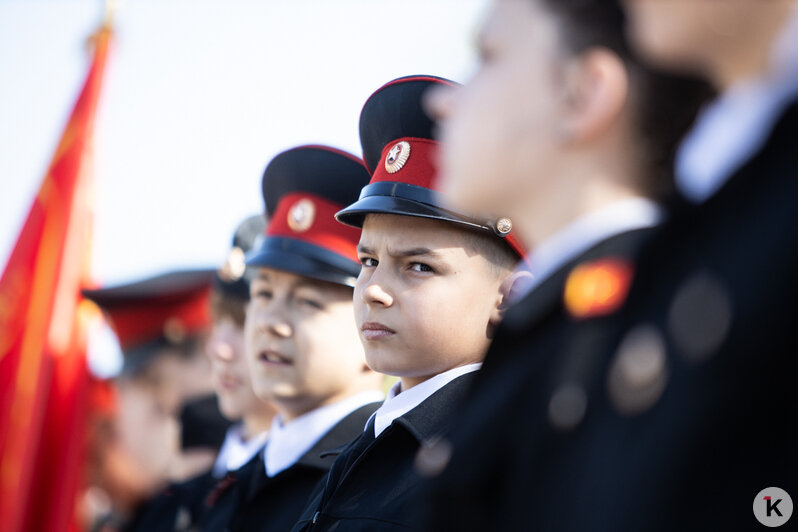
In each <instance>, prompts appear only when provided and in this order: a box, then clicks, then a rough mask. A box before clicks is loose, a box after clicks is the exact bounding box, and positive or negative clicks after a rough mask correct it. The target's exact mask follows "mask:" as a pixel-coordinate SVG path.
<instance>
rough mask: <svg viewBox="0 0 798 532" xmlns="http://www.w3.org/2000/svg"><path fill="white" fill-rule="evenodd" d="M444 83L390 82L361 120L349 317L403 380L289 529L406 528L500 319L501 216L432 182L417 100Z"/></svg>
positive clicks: (374, 353) (347, 217) (509, 254)
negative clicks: (449, 197)
mask: <svg viewBox="0 0 798 532" xmlns="http://www.w3.org/2000/svg"><path fill="white" fill-rule="evenodd" d="M448 84H450V82H448V81H446V80H442V79H440V78H434V77H429V76H411V77H407V78H400V79H398V80H395V81H392V82H390V83H388V84H386V85H385V86H383V87H382V88H381V89H379V90H378V91H377V92H375V93H374V94H373V95H372V96H371V97H370V98H369V100H368V101H367V103H366V104H365V106H364V108H363V111H362V113H361V117H360V138H361V145H362V147H363V153H364V159H365V161H366V164H367V166H368V168H369V171H370V172H371V173H372V178H371V182H370V183H369V185H368V186H367V187H365V188H364V189H363V191H362V192H361V194H360V199H359V200H358V201H356V202H355V203H353V204H352V205H350V206H348V207H347V208H345V209H343V210H342V211H341V212H339V213H338V214H337V215H336V218H337V219H338V220H339V221H341V222H343V223H346V224H350V225H354V226H356V227H362V234H361V238H360V243H359V244H358V255H359V257H360V263H361V265H362V269H361V272H360V275H359V277H358V279H357V283H356V285H355V300H354V302H355V315H356V320H357V327H358V331H359V333H360V338H361V340H362V342H363V346H364V348H365V351H366V359H367V361H368V363H369V366H371V367H372V368H373V369H374V370H376V371H380V372H383V373H386V374H389V375H394V376H397V377H399V379H400V380H399V382H397V383H396V384H395V385H394V386H393V388H391V390H390V392H389V394H388V398H387V399H386V401H385V402H384V403H383V404H382V406H381V407H380V408H379V409H378V410H377V412H376V413H375V414H374V415H373V416H371V418H370V419H369V422H368V424H367V425H366V427H365V431H364V432H362V433H361V435H360V436H359V437H358V438H357V439H356V440H355V441H353V442H352V443H350V444H349V445H348V446H347V447H346V448H344V449H343V450H342V451H341V453H340V455H339V456H338V458H337V460H336V461H335V463H334V464H333V467H332V468H331V470H330V473H329V475H328V476H327V478H325V479H324V480H323V481H322V482H321V483H320V484H319V485H318V486H317V488H316V490H315V492H314V495H313V496H312V497H311V500H310V502H309V504H308V506H307V507H306V508H305V510H304V511H303V515H302V518H301V519H300V521H299V522H298V523H297V525H296V526H295V527H294V530H314V531H315V530H349V531H352V530H405V529H407V528H408V527H413V526H414V525H416V524H417V521H416V512H417V511H418V507H419V500H418V488H419V486H420V484H421V480H422V478H423V476H424V475H428V474H430V473H431V471H434V470H435V468H436V464H435V460H434V457H430V456H428V454H427V452H426V450H427V447H428V446H429V445H430V444H431V443H433V442H434V441H435V440H436V439H437V438H438V437H439V436H440V435H441V434H443V433H445V432H446V431H447V429H448V428H449V420H450V414H451V411H452V409H453V408H454V407H455V405H457V404H458V403H459V402H460V401H461V400H462V398H463V397H464V395H465V394H466V392H467V390H468V388H469V385H470V383H471V380H472V378H473V376H474V372H475V371H477V370H478V369H479V367H480V365H481V361H482V358H483V356H484V354H485V351H486V350H487V347H488V344H489V342H490V338H491V336H492V333H493V330H494V328H495V327H496V326H497V324H498V323H499V320H500V318H501V314H502V311H503V303H505V300H506V296H507V294H506V288H507V287H508V286H511V285H512V282H511V278H513V277H515V276H517V275H520V274H514V273H513V269H514V267H515V265H516V263H517V262H518V261H519V259H520V254H519V251H518V248H517V247H513V244H514V242H515V241H514V238H513V236H512V235H511V234H510V232H511V222H510V220H508V219H501V218H495V219H487V218H485V219H477V218H472V217H469V216H466V215H463V214H461V213H458V212H455V211H452V210H450V209H448V208H447V207H445V205H444V204H443V202H442V200H441V198H440V196H439V195H438V194H437V192H436V191H435V189H434V186H433V185H432V182H433V180H434V178H435V174H436V171H435V168H436V166H435V161H434V155H435V151H436V149H437V142H436V141H434V140H432V132H433V127H434V123H433V121H432V119H430V117H429V116H428V115H427V114H426V113H425V112H424V110H423V107H422V95H423V94H424V93H425V92H426V91H427V90H428V89H429V88H430V87H433V86H441V85H448Z"/></svg>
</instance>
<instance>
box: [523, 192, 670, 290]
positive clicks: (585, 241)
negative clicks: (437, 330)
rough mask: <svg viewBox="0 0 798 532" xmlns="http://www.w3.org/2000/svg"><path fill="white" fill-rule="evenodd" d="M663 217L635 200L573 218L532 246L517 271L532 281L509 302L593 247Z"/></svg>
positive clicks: (645, 202) (657, 209)
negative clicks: (522, 271)
mask: <svg viewBox="0 0 798 532" xmlns="http://www.w3.org/2000/svg"><path fill="white" fill-rule="evenodd" d="M664 217H665V214H664V210H663V209H662V207H660V206H659V205H657V204H656V203H655V202H653V201H652V200H650V199H647V198H642V197H638V198H629V199H625V200H620V201H616V202H614V203H611V204H610V205H607V206H606V207H602V208H601V209H598V210H596V211H593V212H591V213H588V214H585V215H583V216H581V217H579V218H577V219H576V220H574V221H573V222H571V223H569V224H568V225H566V226H565V227H563V228H562V229H560V230H559V231H557V232H556V233H555V234H553V235H552V236H550V237H549V238H547V239H546V240H544V241H543V242H541V243H540V244H538V245H537V246H535V247H534V248H533V249H532V252H531V253H530V254H529V255H528V256H527V260H525V261H522V262H521V263H520V265H519V266H518V268H519V269H524V270H527V271H530V272H531V273H532V280H531V281H530V282H529V283H526V284H525V285H524V287H523V289H522V290H520V291H519V292H518V293H517V294H515V296H514V298H513V301H511V303H517V302H518V301H520V300H522V299H523V298H524V297H526V295H527V294H528V293H529V292H531V291H532V290H533V289H534V288H535V287H537V286H538V285H540V283H542V282H543V281H544V280H546V279H547V278H548V277H549V276H550V275H552V274H553V273H555V272H556V271H557V270H559V269H560V268H561V267H563V266H564V265H565V264H567V263H568V262H569V261H571V260H573V259H575V258H577V257H578V256H579V255H581V254H582V253H584V252H586V251H587V250H589V249H590V248H592V247H593V246H595V245H596V244H598V243H600V242H603V241H605V240H607V239H608V238H610V237H613V236H615V235H619V234H621V233H625V232H627V231H634V230H636V229H644V228H647V227H654V226H656V225H658V224H659V223H661V222H662V220H663V219H664Z"/></svg>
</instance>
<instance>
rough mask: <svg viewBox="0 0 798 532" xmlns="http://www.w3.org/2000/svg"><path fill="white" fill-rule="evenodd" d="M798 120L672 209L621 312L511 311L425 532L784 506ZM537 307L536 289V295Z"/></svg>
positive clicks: (620, 526)
mask: <svg viewBox="0 0 798 532" xmlns="http://www.w3.org/2000/svg"><path fill="white" fill-rule="evenodd" d="M797 142H798V106H796V105H793V106H792V107H791V108H790V109H789V110H788V111H787V112H786V113H785V114H784V116H782V118H781V121H780V122H779V124H778V125H777V127H776V128H775V129H774V131H773V132H772V134H771V136H770V138H769V139H768V140H767V142H766V144H765V145H764V147H763V149H762V150H761V152H760V153H759V154H758V155H757V156H756V157H755V158H754V159H752V160H751V161H749V162H748V163H747V164H746V165H745V166H744V167H743V168H741V169H740V170H739V171H738V172H737V173H736V174H735V175H734V176H732V177H731V178H730V180H729V181H728V182H727V183H726V184H725V185H724V186H723V187H722V188H721V189H720V190H719V191H718V192H717V193H716V194H715V195H714V196H713V197H711V198H710V199H709V200H707V202H706V203H704V204H701V205H690V204H687V203H686V202H681V203H677V204H676V205H675V206H674V208H673V210H672V215H671V220H670V222H668V223H667V224H665V225H664V226H663V228H662V230H661V231H659V232H658V234H656V235H654V237H652V238H651V239H649V240H648V242H647V243H646V245H645V247H644V249H643V250H642V251H641V252H640V255H639V260H638V261H637V273H636V276H635V281H634V285H633V287H632V292H631V294H630V296H629V299H628V301H627V303H626V305H625V306H624V307H623V308H622V309H621V310H619V311H618V312H616V313H615V314H613V315H612V316H608V317H606V318H602V319H595V320H586V321H583V322H580V323H576V324H574V325H573V326H571V327H561V326H559V325H558V323H559V322H560V320H559V319H558V318H557V317H556V314H557V312H556V311H555V312H554V316H555V317H554V318H549V320H548V323H547V322H546V319H545V318H544V319H541V318H536V317H535V316H536V314H540V312H539V311H538V310H536V309H539V308H540V307H541V305H542V303H541V302H540V301H534V299H540V298H545V292H541V291H540V290H538V291H536V292H537V293H533V294H531V295H530V296H529V297H528V298H527V300H525V301H523V302H521V303H520V304H519V305H518V306H517V307H516V308H513V309H511V311H510V312H509V313H508V315H507V318H506V319H505V323H504V324H503V327H502V328H501V329H500V332H499V334H498V335H497V338H496V341H495V342H494V345H493V346H492V348H491V350H490V352H489V353H488V356H487V359H486V362H485V365H484V367H483V371H482V372H481V373H482V375H481V377H484V378H480V379H479V382H477V383H476V385H475V393H474V395H473V397H472V398H471V400H470V401H469V404H468V408H467V409H464V411H463V414H464V415H463V417H461V418H460V419H459V420H458V421H457V425H456V430H455V431H454V432H453V433H452V435H451V441H452V444H453V447H454V452H453V454H452V457H451V460H450V462H449V465H448V467H447V468H446V469H445V471H444V472H443V473H442V474H441V475H440V476H439V477H438V478H437V479H435V481H434V482H433V483H432V485H431V486H430V507H431V508H433V509H434V510H435V511H432V512H430V513H429V514H428V519H427V521H426V527H427V529H428V530H442V529H454V530H487V529H491V530H564V531H565V530H663V531H664V530H740V529H751V528H753V527H756V526H759V525H758V524H757V523H756V521H755V520H754V516H753V512H752V506H751V505H752V502H753V500H754V497H755V496H756V495H757V493H758V492H759V491H760V490H762V489H764V488H766V487H769V486H776V487H780V488H782V489H785V490H786V491H787V492H788V493H791V492H792V493H794V492H796V491H798V484H796V479H798V475H796V473H797V472H798V471H796V453H795V452H794V449H795V448H796V447H797V446H798V441H796V427H798V424H797V423H798V415H797V414H796V408H798V396H797V393H796V389H797V388H798V387H796V381H797V380H798V373H797V372H796V362H795V359H796V355H798V349H797V348H796V338H798V337H797V336H796V335H795V332H794V329H795V324H796V321H797V320H798V311H797V310H796V308H798V307H796V304H798V289H797V288H798V283H796V276H795V272H796V271H798V208H796V206H797V205H798V149H796V146H798V144H796V143H797ZM540 288H541V289H542V288H544V287H540Z"/></svg>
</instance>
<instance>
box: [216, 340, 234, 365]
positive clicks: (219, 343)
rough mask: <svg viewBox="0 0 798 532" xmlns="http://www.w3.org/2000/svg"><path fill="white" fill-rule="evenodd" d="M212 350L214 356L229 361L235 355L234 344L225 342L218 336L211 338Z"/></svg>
mask: <svg viewBox="0 0 798 532" xmlns="http://www.w3.org/2000/svg"><path fill="white" fill-rule="evenodd" d="M210 352H211V356H212V357H214V358H217V359H219V360H224V361H227V362H229V361H230V360H233V356H234V355H235V352H234V351H233V346H232V345H230V343H229V342H225V341H224V340H222V339H218V338H215V339H211V342H210Z"/></svg>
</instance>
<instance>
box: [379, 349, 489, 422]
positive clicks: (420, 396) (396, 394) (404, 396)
mask: <svg viewBox="0 0 798 532" xmlns="http://www.w3.org/2000/svg"><path fill="white" fill-rule="evenodd" d="M481 367H482V363H476V364H467V365H465V366H459V367H456V368H454V369H450V370H448V371H444V372H443V373H439V374H438V375H435V376H434V377H432V378H431V379H427V380H425V381H424V382H422V383H420V384H416V385H415V386H413V387H412V388H410V389H409V390H405V391H402V382H401V381H399V382H397V383H396V384H394V385H393V386H392V387H391V389H390V390H389V391H388V397H386V399H385V402H383V403H382V406H380V407H379V408H378V409H377V411H376V412H374V414H372V416H371V418H369V422H370V421H371V419H372V418H373V419H374V436H375V437H377V436H379V435H380V434H382V432H383V431H384V430H385V429H387V428H388V427H389V426H390V425H391V423H393V422H394V420H395V419H396V418H398V417H401V416H403V415H405V414H406V413H408V412H410V411H411V410H413V409H414V408H415V407H417V406H418V405H420V404H421V403H423V402H424V401H425V400H426V399H427V398H428V397H429V396H431V395H432V394H433V393H435V392H437V391H438V390H440V389H441V388H443V387H444V386H446V385H447V384H449V383H450V382H452V381H453V380H454V379H456V378H457V377H459V376H461V375H465V374H466V373H471V372H473V371H477V370H478V369H479V368H481ZM368 426H369V424H368V423H366V427H367V428H368Z"/></svg>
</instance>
